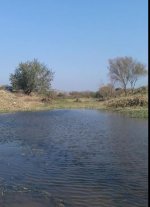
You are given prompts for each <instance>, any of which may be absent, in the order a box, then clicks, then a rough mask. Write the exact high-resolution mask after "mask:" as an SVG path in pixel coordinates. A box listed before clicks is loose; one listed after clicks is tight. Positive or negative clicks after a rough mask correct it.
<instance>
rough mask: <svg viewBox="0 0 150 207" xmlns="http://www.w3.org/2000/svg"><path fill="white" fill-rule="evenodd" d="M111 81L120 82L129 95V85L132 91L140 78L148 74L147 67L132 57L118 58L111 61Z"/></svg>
mask: <svg viewBox="0 0 150 207" xmlns="http://www.w3.org/2000/svg"><path fill="white" fill-rule="evenodd" d="M108 69H109V76H110V79H111V80H113V81H115V82H118V83H119V84H120V85H121V86H122V88H123V89H124V92H125V95H126V94H127V85H128V83H130V85H131V88H132V90H133V89H134V87H135V84H136V82H137V80H138V78H139V77H141V76H143V75H144V74H146V69H145V66H144V65H143V64H142V63H140V62H137V61H136V60H134V59H133V58H132V57H117V58H114V59H110V60H109V67H108Z"/></svg>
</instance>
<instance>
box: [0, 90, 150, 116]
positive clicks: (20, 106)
mask: <svg viewBox="0 0 150 207" xmlns="http://www.w3.org/2000/svg"><path fill="white" fill-rule="evenodd" d="M135 101H136V102H137V101H138V103H136V104H134V102H135ZM118 103H119V104H118ZM120 103H121V104H120ZM122 103H123V104H122ZM128 103H130V104H131V103H132V104H131V105H132V106H130V104H128ZM147 103H148V97H147V95H142V96H136V97H135V96H134V97H132V96H129V97H126V98H125V97H120V98H115V99H110V100H109V101H99V100H98V99H95V98H80V99H74V98H55V99H52V100H51V101H50V102H44V101H42V97H41V96H37V95H35V94H34V95H32V96H27V95H24V94H21V93H20V94H19V93H11V92H8V91H5V90H0V113H9V112H17V111H39V110H51V109H98V110H106V111H113V112H117V113H121V114H124V115H127V116H130V117H135V118H148V106H147Z"/></svg>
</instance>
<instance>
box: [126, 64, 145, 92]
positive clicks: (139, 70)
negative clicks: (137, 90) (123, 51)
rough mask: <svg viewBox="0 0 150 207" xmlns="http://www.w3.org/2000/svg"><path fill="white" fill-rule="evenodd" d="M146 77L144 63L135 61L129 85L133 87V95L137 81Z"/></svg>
mask: <svg viewBox="0 0 150 207" xmlns="http://www.w3.org/2000/svg"><path fill="white" fill-rule="evenodd" d="M145 75H147V70H146V66H145V65H144V64H142V63H139V62H136V61H134V62H133V65H132V67H131V69H130V78H129V83H130V86H131V90H132V93H133V91H134V87H135V84H136V82H137V80H138V79H139V78H140V77H142V76H145Z"/></svg>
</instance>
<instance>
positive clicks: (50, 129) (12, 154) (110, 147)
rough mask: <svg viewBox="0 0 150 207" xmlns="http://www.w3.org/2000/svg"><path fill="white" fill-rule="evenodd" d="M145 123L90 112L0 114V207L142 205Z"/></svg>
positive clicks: (144, 197) (144, 165)
mask: <svg viewBox="0 0 150 207" xmlns="http://www.w3.org/2000/svg"><path fill="white" fill-rule="evenodd" d="M147 125H148V123H147V121H146V120H136V119H131V118H127V117H123V116H117V115H115V114H110V113H104V112H100V111H96V110H54V111H47V112H20V113H16V114H3V115H0V206H1V207H3V206H4V207H8V206H9V207H14V206H15V207H17V206H23V207H26V206H28V207H30V206H32V207H40V206H42V207H47V206H51V207H53V206H56V207H57V206H60V207H63V206H66V207H68V206H69V207H75V206H79V207H80V206H81V207H84V206H85V207H91V206H94V207H99V206H104V207H105V206H106V207H109V206H112V207H117V206H118V207H120V206H124V207H131V206H136V207H142V206H147V200H148V199H147V180H148V178H147V177H148V176H147V173H148V172H147V168H148V166H147V160H148V158H147V156H148V155H147V154H148V152H147V146H148V145H147V142H148V140H147V139H148V126H147Z"/></svg>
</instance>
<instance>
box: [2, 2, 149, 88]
mask: <svg viewBox="0 0 150 207" xmlns="http://www.w3.org/2000/svg"><path fill="white" fill-rule="evenodd" d="M147 7H148V1H147V0H0V84H9V74H10V73H12V72H14V70H15V68H16V66H17V65H18V63H19V62H21V61H26V60H32V59H33V58H38V60H39V61H41V62H44V63H45V64H47V65H48V66H49V67H50V68H52V69H53V71H55V79H54V81H53V88H55V89H60V90H66V91H71V90H97V89H98V87H99V85H100V84H102V83H107V82H108V81H109V80H108V75H107V74H108V69H107V66H108V59H109V58H114V57H117V56H132V57H133V58H135V59H138V60H139V61H141V62H143V63H145V64H146V65H147V62H148V8H147ZM140 84H141V85H145V84H147V78H145V79H143V80H142V81H140V82H139V85H140Z"/></svg>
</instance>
